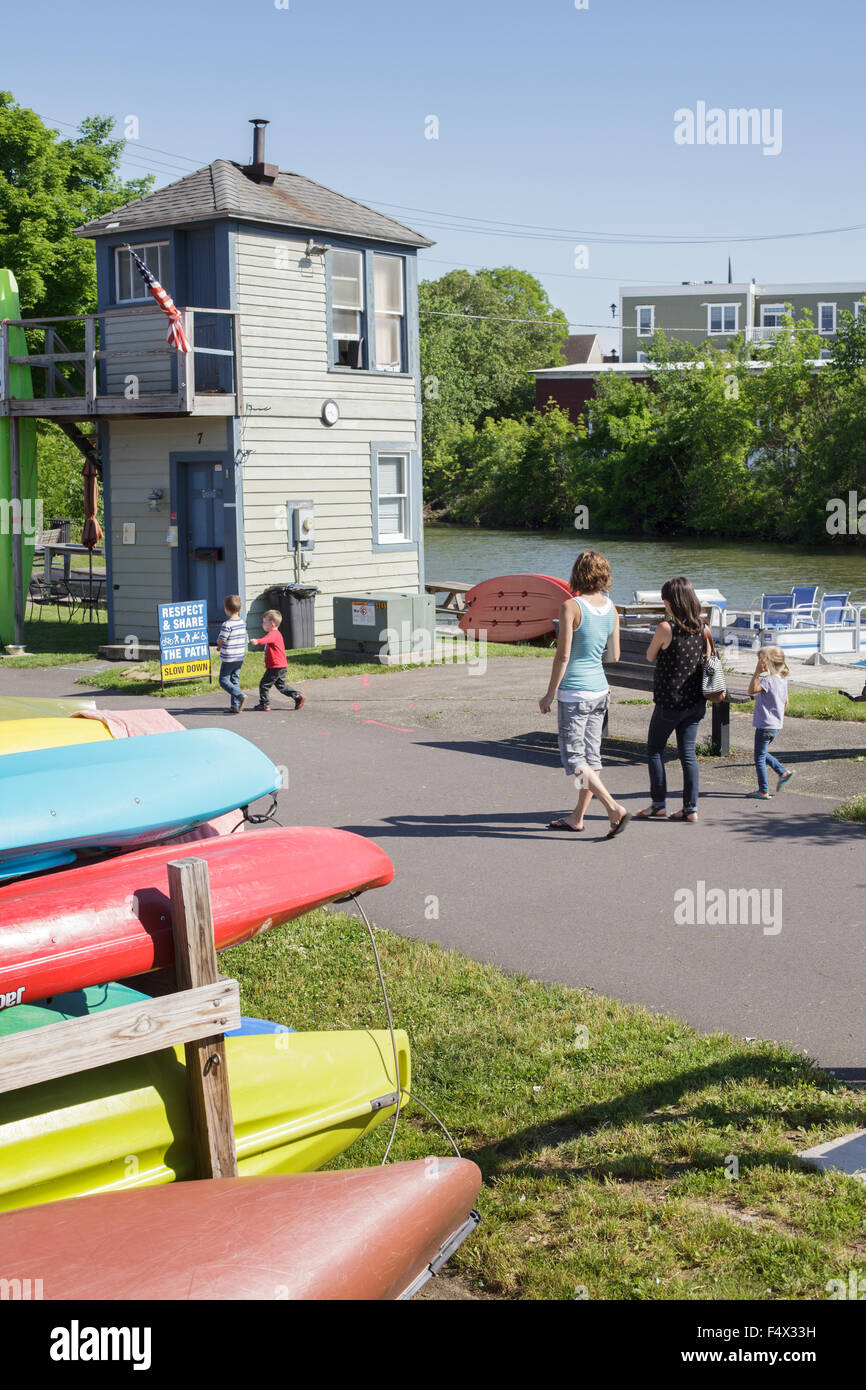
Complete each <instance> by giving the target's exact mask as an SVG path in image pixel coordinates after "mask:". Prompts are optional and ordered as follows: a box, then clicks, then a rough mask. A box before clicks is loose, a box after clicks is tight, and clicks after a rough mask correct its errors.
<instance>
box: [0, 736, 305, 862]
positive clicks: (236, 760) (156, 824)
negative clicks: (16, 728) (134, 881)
mask: <svg viewBox="0 0 866 1390" xmlns="http://www.w3.org/2000/svg"><path fill="white" fill-rule="evenodd" d="M77 722H79V723H81V724H84V725H90V724H91V723H95V722H96V721H92V720H80V721H77ZM280 784H281V778H280V773H279V771H278V769H277V768H276V767H275V766H274V764H273V763H272V762H271V760H270V758H268V757H266V756H265V754H264V753H262V752H261V751H260V750H259V749H258V748H257V747H256V746H255V744H252V743H250V742H249V741H248V740H247V739H245V738H241V737H240V736H239V735H238V734H233V733H231V732H230V731H229V730H226V729H187V730H185V731H184V732H183V734H181V735H175V734H149V735H147V736H146V737H144V738H131V739H111V740H109V741H108V742H96V743H85V744H81V745H78V746H69V745H66V746H64V747H60V748H40V749H37V750H36V751H31V752H26V753H8V754H6V755H5V756H4V757H0V805H4V806H14V807H15V815H14V817H11V816H9V817H4V819H3V821H2V823H0V879H3V878H12V877H17V876H21V875H25V874H32V873H38V872H41V871H42V870H43V869H49V868H56V867H57V866H58V865H62V864H69V863H72V862H74V860H75V858H76V854H77V853H79V852H81V851H88V852H93V851H94V850H118V849H120V850H127V849H135V848H137V847H138V846H141V845H145V844H155V843H158V842H159V841H161V840H167V839H169V838H171V836H173V835H180V834H183V833H184V832H185V831H189V830H192V829H194V828H195V827H196V826H198V825H201V824H202V823H203V822H204V821H207V820H211V819H213V818H214V817H215V816H220V815H224V814H225V812H227V811H232V810H235V809H237V808H238V807H241V806H246V805H248V804H249V803H250V802H252V801H256V800H258V798H259V797H263V796H267V795H268V794H269V793H273V792H276V791H277V790H278V788H279V786H280Z"/></svg>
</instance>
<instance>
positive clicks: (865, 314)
mask: <svg viewBox="0 0 866 1390" xmlns="http://www.w3.org/2000/svg"><path fill="white" fill-rule="evenodd" d="M859 319H866V299H858V301H857V303H856V304H855V305H854V322H855V323H857V322H858V320H859Z"/></svg>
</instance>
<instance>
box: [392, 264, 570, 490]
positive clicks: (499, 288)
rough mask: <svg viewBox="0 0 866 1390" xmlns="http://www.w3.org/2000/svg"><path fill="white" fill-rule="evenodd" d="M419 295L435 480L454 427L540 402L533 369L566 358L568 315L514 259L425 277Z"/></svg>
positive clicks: (427, 436) (428, 451) (427, 450)
mask: <svg viewBox="0 0 866 1390" xmlns="http://www.w3.org/2000/svg"><path fill="white" fill-rule="evenodd" d="M418 298H419V310H420V325H421V326H420V336H421V378H422V394H423V408H424V417H423V418H424V426H423V442H424V454H425V458H427V459H428V460H429V461H430V463H431V470H430V479H431V480H432V481H433V482H434V483H435V481H436V479H437V477H438V475H437V473H436V470H435V465H434V456H435V452H436V449H437V446H438V444H439V443H440V441H441V440H442V439H443V437H444V434H445V432H446V431H447V430H448V429H449V428H451V427H452V426H455V425H461V424H473V425H478V424H480V423H481V421H482V420H483V419H484V418H485V417H486V416H492V417H494V418H496V419H499V418H502V417H506V416H507V417H516V416H518V415H521V414H523V413H525V412H526V411H527V410H530V409H531V408H532V406H533V403H534V394H535V384H534V380H533V378H532V377H531V376H530V375H529V373H530V371H531V370H532V368H534V367H552V366H556V365H557V364H558V363H561V362H562V361H563V355H562V343H563V341H564V339H565V338H566V337H567V335H568V322H567V320H566V318H565V315H564V314H563V313H562V311H561V310H559V309H554V307H553V306H552V304H551V303H550V300H549V299H548V297H547V294H546V292H545V290H544V288H543V286H542V285H541V284H539V282H538V280H536V279H535V277H534V276H532V275H529V274H528V273H527V272H526V271H523V270H517V269H515V268H514V267H513V266H502V267H500V268H498V269H493V270H479V271H477V272H476V273H475V274H473V273H472V272H471V271H468V270H452V271H449V272H448V274H447V275H443V276H442V277H441V279H439V280H432V281H424V282H422V284H421V285H420V287H419V295H418ZM430 500H431V501H433V502H437V501H440V500H441V499H440V498H438V497H437V496H436V495H435V493H434V494H433V495H430Z"/></svg>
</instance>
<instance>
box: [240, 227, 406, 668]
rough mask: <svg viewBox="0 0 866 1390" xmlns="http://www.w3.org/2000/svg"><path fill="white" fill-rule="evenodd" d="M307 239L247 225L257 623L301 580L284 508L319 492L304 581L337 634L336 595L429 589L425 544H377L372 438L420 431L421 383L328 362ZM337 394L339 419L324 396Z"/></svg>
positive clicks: (247, 427)
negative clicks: (329, 420)
mask: <svg viewBox="0 0 866 1390" xmlns="http://www.w3.org/2000/svg"><path fill="white" fill-rule="evenodd" d="M305 245H306V239H305V238H304V239H300V238H292V237H290V236H287V235H283V234H280V233H273V232H267V233H265V232H257V231H253V230H250V229H246V230H242V231H240V232H239V234H238V238H237V287H238V309H239V311H240V324H241V344H242V363H243V382H244V397H245V402H246V406H247V411H246V415H245V419H244V422H243V448H244V450H250V453H249V454H248V455H247V457H246V460H245V463H244V466H243V483H242V493H243V515H244V533H245V565H246V599H247V603H248V605H249V606H250V608H251V609H252V614H251V619H252V622H251V626H254V627H255V626H257V615H258V614H259V613H260V612H261V609H262V607H263V605H264V600H263V597H262V595H263V591H264V590H265V589H266V588H267V587H268V585H269V584H273V583H277V582H291V581H293V579H294V559H293V556H292V554H291V552H290V551H289V550H288V548H287V541H286V533H285V525H284V515H285V502H286V500H287V499H289V498H296V499H302V498H312V500H313V503H314V507H315V516H316V548H315V550H314V551H313V552H312V557H311V558H312V564H311V565H310V566H309V568H307V569H305V570H303V571H302V581H308V582H309V583H310V584H315V585H317V586H318V588H319V589H320V591H321V592H320V594H319V598H318V600H317V607H316V638H317V641H328V640H330V638H331V637H332V633H333V629H332V607H331V596H332V595H334V594H339V593H347V592H353V591H355V590H363V589H408V590H411V591H415V592H417V590H418V587H419V580H420V576H419V572H418V552H417V550H402V551H395V552H394V554H391V555H389V554H387V553H382V552H381V551H378V552H374V551H373V516H372V487H371V476H370V445H371V443H373V442H374V441H375V442H384V441H390V442H393V443H395V444H403V445H415V446H417V439H418V408H417V400H416V382H415V380H414V379H413V378H410V377H388V376H368V375H366V374H364V373H347V372H331V371H329V370H328V341H327V307H326V305H327V301H326V288H325V266H324V258H323V257H320V256H313V257H312V258H311V259H312V265H311V266H304V265H302V264H301V262H302V260H303V259H304V250H305ZM329 398H330V399H333V400H335V401H337V403H338V405H339V407H340V413H341V418H340V421H339V423H338V424H337V425H335V426H332V427H330V428H329V427H328V426H325V425H323V424H322V422H321V418H320V414H321V408H322V402H323V401H325V400H327V399H329Z"/></svg>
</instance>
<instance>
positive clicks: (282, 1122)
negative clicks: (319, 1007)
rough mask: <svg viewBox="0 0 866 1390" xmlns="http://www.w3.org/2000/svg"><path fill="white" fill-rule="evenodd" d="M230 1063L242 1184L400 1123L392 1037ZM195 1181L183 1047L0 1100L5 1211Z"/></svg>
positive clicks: (405, 1077) (277, 1038)
mask: <svg viewBox="0 0 866 1390" xmlns="http://www.w3.org/2000/svg"><path fill="white" fill-rule="evenodd" d="M81 722H82V723H83V722H84V721H81ZM396 1039H397V1056H398V1060H399V1068H400V1076H399V1085H400V1086H402V1087H405V1088H406V1089H407V1090H408V1089H410V1086H411V1079H410V1059H409V1040H408V1038H407V1036H406V1034H405V1033H404V1032H402V1031H398V1032H397V1033H396ZM226 1055H227V1059H228V1071H229V1083H230V1086H231V1095H232V1113H233V1115H234V1122H235V1136H236V1142H237V1154H238V1170H239V1173H240V1175H241V1176H242V1177H244V1176H247V1175H251V1176H253V1175H261V1174H266V1173H303V1172H312V1171H313V1170H315V1169H318V1168H321V1167H322V1166H323V1164H325V1163H328V1162H329V1160H330V1159H332V1158H336V1156H337V1155H338V1154H341V1153H342V1152H343V1151H344V1150H345V1149H348V1148H349V1146H350V1144H353V1143H354V1142H355V1140H356V1139H360V1138H361V1137H362V1136H363V1135H365V1134H367V1133H368V1132H369V1131H370V1130H371V1129H373V1128H375V1127H376V1126H377V1125H379V1124H381V1123H382V1121H383V1120H386V1119H387V1118H388V1117H391V1118H393V1115H394V1100H395V1096H394V1092H395V1089H396V1088H395V1077H394V1055H393V1051H392V1047H391V1036H390V1034H389V1033H387V1032H384V1031H383V1032H373V1031H369V1032H366V1031H365V1032H360V1031H358V1032H349V1031H346V1032H333V1033H276V1034H274V1033H271V1034H264V1035H252V1036H248V1037H229V1038H227V1039H226ZM194 1176H195V1173H194V1160H193V1149H192V1137H191V1133H190V1119H189V1110H188V1106H187V1099H186V1068H185V1066H184V1050H183V1048H182V1047H177V1048H170V1049H165V1050H164V1051H162V1052H155V1053H151V1054H150V1055H149V1056H146V1057H137V1058H134V1059H133V1060H131V1061H127V1062H114V1063H112V1064H111V1065H110V1066H106V1067H98V1068H95V1069H93V1070H92V1071H85V1072H79V1073H78V1074H77V1075H75V1076H65V1077H61V1078H60V1079H58V1080H56V1081H44V1082H42V1083H41V1084H40V1085H38V1086H29V1087H26V1088H25V1089H23V1090H20V1091H9V1092H7V1093H6V1094H5V1095H2V1096H0V1211H10V1210H13V1209H14V1208H16V1207H29V1206H37V1205H39V1204H40V1203H42V1202H54V1201H58V1200H59V1199H60V1198H62V1197H78V1196H85V1195H86V1194H88V1193H91V1192H117V1191H120V1190H122V1189H125V1188H135V1187H152V1186H156V1185H157V1184H160V1183H168V1182H174V1181H175V1180H180V1179H184V1178H192V1177H194Z"/></svg>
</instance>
